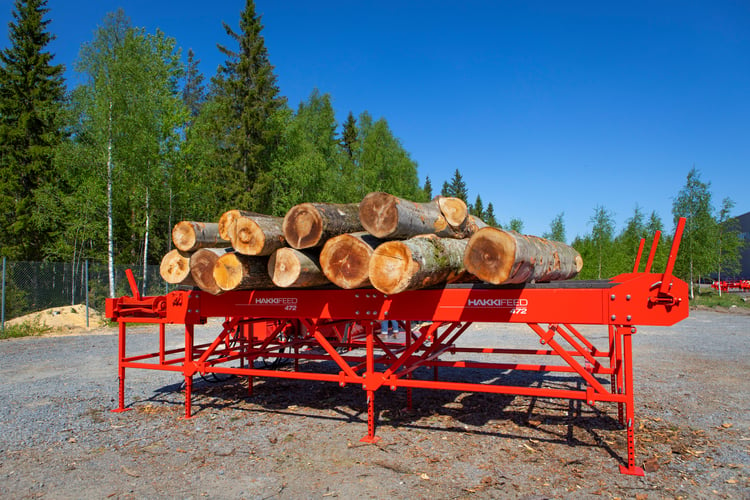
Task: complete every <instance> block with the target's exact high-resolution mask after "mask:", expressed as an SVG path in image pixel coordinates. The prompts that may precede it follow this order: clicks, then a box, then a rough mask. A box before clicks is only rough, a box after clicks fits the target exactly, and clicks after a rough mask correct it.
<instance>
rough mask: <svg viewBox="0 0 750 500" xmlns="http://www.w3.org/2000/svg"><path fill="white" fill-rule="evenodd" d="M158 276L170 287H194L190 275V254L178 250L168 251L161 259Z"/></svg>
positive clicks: (193, 281)
mask: <svg viewBox="0 0 750 500" xmlns="http://www.w3.org/2000/svg"><path fill="white" fill-rule="evenodd" d="M159 274H161V277H162V278H163V279H164V281H166V282H167V283H170V284H172V285H185V286H195V280H193V276H192V274H191V273H190V254H189V253H187V252H183V251H181V250H178V249H176V248H175V249H174V250H170V251H169V252H167V253H166V255H164V257H162V259H161V264H160V265H159Z"/></svg>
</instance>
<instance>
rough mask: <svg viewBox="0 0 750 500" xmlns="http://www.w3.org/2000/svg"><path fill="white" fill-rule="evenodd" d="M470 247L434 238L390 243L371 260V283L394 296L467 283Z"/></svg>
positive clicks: (459, 241)
mask: <svg viewBox="0 0 750 500" xmlns="http://www.w3.org/2000/svg"><path fill="white" fill-rule="evenodd" d="M467 243H468V240H466V239H461V240H458V239H452V238H438V237H437V236H434V235H431V236H423V237H417V238H411V239H408V240H404V241H388V242H386V243H383V244H382V245H380V246H379V247H377V248H376V249H375V252H374V253H373V255H372V258H370V267H369V273H370V281H371V282H372V285H373V286H374V287H375V288H377V289H378V290H380V291H381V292H383V293H386V294H394V293H400V292H403V291H406V290H416V289H419V288H427V287H430V286H434V285H439V284H443V283H448V282H452V281H456V280H459V279H463V278H464V276H465V274H466V269H465V268H464V264H463V256H464V251H465V249H466V244H467Z"/></svg>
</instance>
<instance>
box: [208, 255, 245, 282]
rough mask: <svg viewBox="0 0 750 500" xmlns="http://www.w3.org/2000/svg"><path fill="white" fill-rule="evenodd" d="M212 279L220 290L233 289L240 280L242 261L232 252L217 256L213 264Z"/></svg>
mask: <svg viewBox="0 0 750 500" xmlns="http://www.w3.org/2000/svg"><path fill="white" fill-rule="evenodd" d="M214 280H216V284H217V285H218V286H219V288H221V289H222V290H233V289H235V288H236V287H237V286H238V285H239V284H240V282H241V281H242V263H241V262H240V260H239V259H238V258H237V256H236V255H235V254H233V253H228V254H225V255H222V256H221V257H219V259H218V260H217V261H216V264H214Z"/></svg>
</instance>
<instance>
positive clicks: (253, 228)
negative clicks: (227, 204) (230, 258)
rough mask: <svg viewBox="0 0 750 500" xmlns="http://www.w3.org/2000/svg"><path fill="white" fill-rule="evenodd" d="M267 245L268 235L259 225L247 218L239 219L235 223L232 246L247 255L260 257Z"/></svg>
mask: <svg viewBox="0 0 750 500" xmlns="http://www.w3.org/2000/svg"><path fill="white" fill-rule="evenodd" d="M265 244H266V235H265V234H264V233H263V230H262V229H261V228H260V226H258V223H257V222H255V221H254V220H252V219H249V218H247V217H238V218H237V219H235V221H234V238H233V239H232V246H233V247H234V249H235V250H237V251H238V252H240V253H244V254H245V255H259V254H260V253H261V252H262V251H263V248H264V247H265Z"/></svg>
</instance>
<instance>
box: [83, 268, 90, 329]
mask: <svg viewBox="0 0 750 500" xmlns="http://www.w3.org/2000/svg"><path fill="white" fill-rule="evenodd" d="M84 281H85V286H86V329H87V330H88V328H89V259H86V273H85V277H84Z"/></svg>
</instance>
